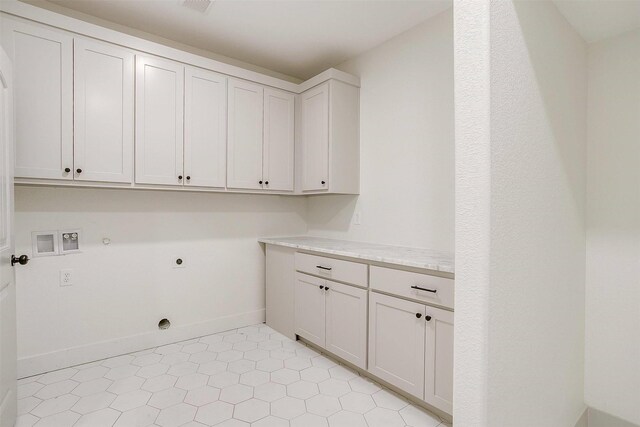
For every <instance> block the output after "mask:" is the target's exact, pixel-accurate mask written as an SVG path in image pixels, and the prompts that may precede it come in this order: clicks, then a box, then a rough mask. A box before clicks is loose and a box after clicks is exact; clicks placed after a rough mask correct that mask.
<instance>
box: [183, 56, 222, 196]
mask: <svg viewBox="0 0 640 427" xmlns="http://www.w3.org/2000/svg"><path fill="white" fill-rule="evenodd" d="M184 87H185V94H184V104H185V107H184V139H185V140H184V174H185V185H189V186H196V187H218V188H224V186H225V182H226V179H227V169H226V165H227V78H226V77H225V76H223V75H221V74H216V73H213V72H211V71H206V70H201V69H199V68H192V67H187V68H186V69H185V81H184Z"/></svg>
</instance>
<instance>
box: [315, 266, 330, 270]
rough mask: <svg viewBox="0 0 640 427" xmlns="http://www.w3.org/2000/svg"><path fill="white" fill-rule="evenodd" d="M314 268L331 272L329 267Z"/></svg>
mask: <svg viewBox="0 0 640 427" xmlns="http://www.w3.org/2000/svg"><path fill="white" fill-rule="evenodd" d="M316 268H319V269H321V270H327V271H331V267H323V266H321V265H316Z"/></svg>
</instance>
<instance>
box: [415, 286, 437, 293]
mask: <svg viewBox="0 0 640 427" xmlns="http://www.w3.org/2000/svg"><path fill="white" fill-rule="evenodd" d="M411 289H417V290H419V291H425V292H431V293H434V294H435V293H436V292H438V290H437V289H427V288H421V287H420V286H412V287H411Z"/></svg>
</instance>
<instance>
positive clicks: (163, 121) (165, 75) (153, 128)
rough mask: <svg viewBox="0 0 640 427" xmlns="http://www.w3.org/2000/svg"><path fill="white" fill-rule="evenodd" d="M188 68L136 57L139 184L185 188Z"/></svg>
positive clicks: (137, 177)
mask: <svg viewBox="0 0 640 427" xmlns="http://www.w3.org/2000/svg"><path fill="white" fill-rule="evenodd" d="M183 84H184V66H183V65H182V64H179V63H177V62H173V61H168V60H164V59H158V58H150V57H144V56H137V57H136V126H135V128H136V183H140V184H164V185H182V182H183V181H184V180H183V170H182V156H183V152H182V149H183V106H184V96H183V95H184V86H183Z"/></svg>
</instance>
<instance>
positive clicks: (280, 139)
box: [262, 89, 295, 191]
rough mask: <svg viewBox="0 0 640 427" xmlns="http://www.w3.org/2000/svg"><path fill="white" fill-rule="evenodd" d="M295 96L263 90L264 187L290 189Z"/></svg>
mask: <svg viewBox="0 0 640 427" xmlns="http://www.w3.org/2000/svg"><path fill="white" fill-rule="evenodd" d="M294 105H295V96H294V95H293V94H291V93H287V92H282V91H278V90H274V89H265V90H264V148H263V166H262V168H263V173H262V176H263V178H264V181H265V186H264V188H265V189H267V190H279V191H293V174H294V170H293V164H294Z"/></svg>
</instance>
